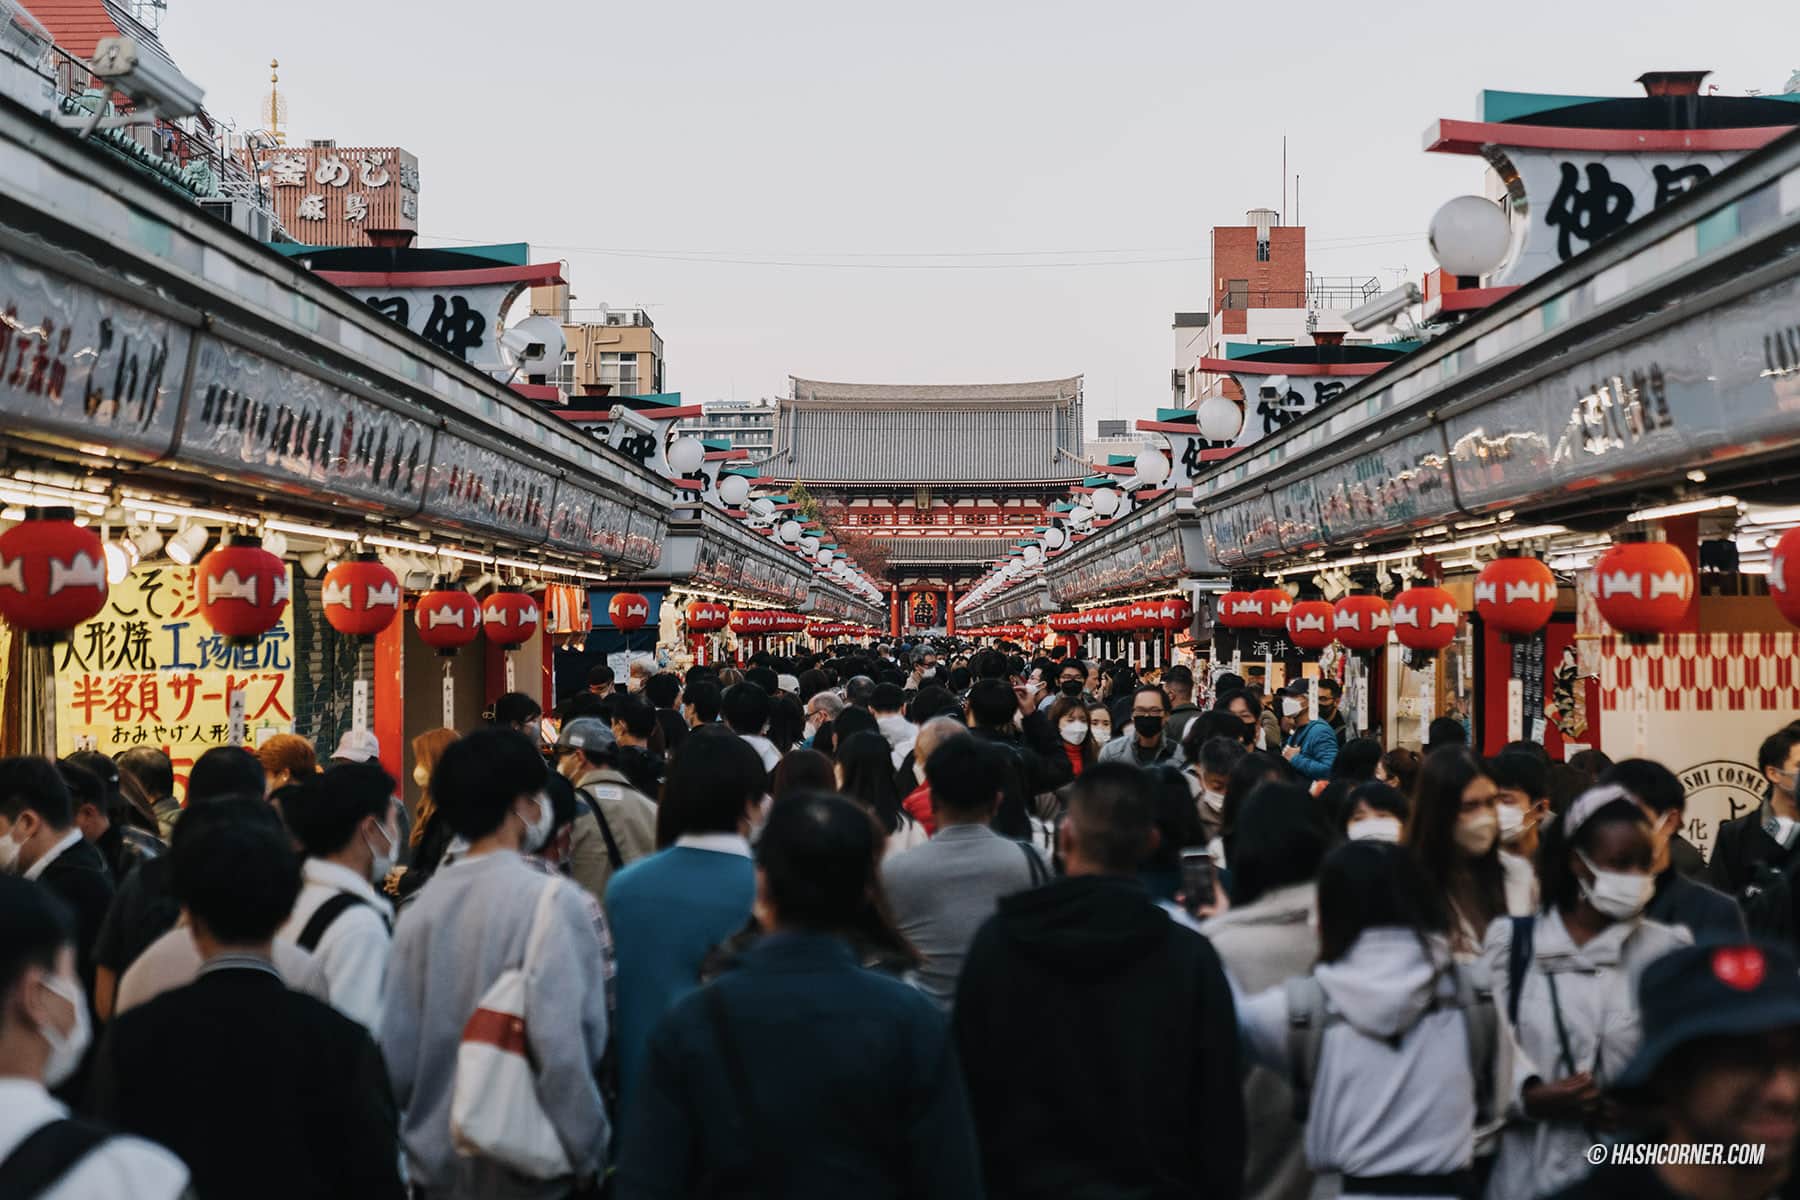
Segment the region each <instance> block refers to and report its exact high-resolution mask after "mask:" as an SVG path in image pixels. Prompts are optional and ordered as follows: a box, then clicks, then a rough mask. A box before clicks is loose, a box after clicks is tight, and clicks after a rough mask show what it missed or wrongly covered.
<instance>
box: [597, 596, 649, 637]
mask: <svg viewBox="0 0 1800 1200" xmlns="http://www.w3.org/2000/svg"><path fill="white" fill-rule="evenodd" d="M606 615H607V616H608V617H610V618H612V623H613V628H614V629H619V630H623V631H624V632H626V633H630V632H631V631H632V630H634V629H642V628H643V627H644V622H646V621H648V620H649V619H650V601H649V600H648V599H646V598H645V597H644V596H643V594H642V593H639V592H614V593H613V598H612V600H611V601H610V602H609V603H608V604H607V606H606Z"/></svg>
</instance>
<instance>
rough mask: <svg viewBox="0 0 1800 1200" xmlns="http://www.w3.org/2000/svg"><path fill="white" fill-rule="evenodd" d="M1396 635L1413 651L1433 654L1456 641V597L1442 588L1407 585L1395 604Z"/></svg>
mask: <svg viewBox="0 0 1800 1200" xmlns="http://www.w3.org/2000/svg"><path fill="white" fill-rule="evenodd" d="M1390 612H1391V615H1392V617H1393V621H1394V636H1395V637H1396V638H1399V639H1400V644H1401V645H1402V646H1406V647H1408V648H1409V649H1412V650H1421V651H1424V652H1426V653H1433V652H1436V651H1438V650H1442V649H1443V648H1444V647H1445V646H1448V645H1449V644H1450V643H1451V642H1454V641H1455V640H1456V625H1457V621H1458V615H1457V611H1456V598H1455V597H1454V596H1452V595H1451V594H1450V593H1449V592H1446V591H1445V590H1444V589H1443V588H1440V587H1412V588H1407V589H1406V590H1405V591H1404V592H1401V593H1400V594H1399V595H1398V596H1395V597H1394V603H1393V605H1392V607H1391V610H1390Z"/></svg>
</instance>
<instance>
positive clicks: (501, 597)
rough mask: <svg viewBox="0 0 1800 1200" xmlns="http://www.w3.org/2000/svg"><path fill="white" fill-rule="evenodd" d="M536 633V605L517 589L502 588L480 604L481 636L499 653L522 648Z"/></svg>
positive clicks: (526, 594)
mask: <svg viewBox="0 0 1800 1200" xmlns="http://www.w3.org/2000/svg"><path fill="white" fill-rule="evenodd" d="M537 629H538V604H537V601H536V600H533V599H532V598H531V596H530V594H529V593H527V592H525V591H524V590H522V589H520V588H505V589H503V590H501V591H498V592H495V593H494V594H493V595H491V596H489V597H488V598H487V599H486V600H483V601H482V602H481V632H482V633H484V634H486V635H487V640H488V641H490V642H492V643H494V645H496V646H498V647H500V648H501V649H502V650H511V649H512V648H514V647H515V646H523V645H524V644H525V643H526V642H529V641H530V640H531V635H532V634H534V633H536V632H537Z"/></svg>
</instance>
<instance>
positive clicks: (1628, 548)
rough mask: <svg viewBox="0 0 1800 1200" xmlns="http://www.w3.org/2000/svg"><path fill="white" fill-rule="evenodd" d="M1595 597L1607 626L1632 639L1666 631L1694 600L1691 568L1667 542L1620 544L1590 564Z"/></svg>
mask: <svg viewBox="0 0 1800 1200" xmlns="http://www.w3.org/2000/svg"><path fill="white" fill-rule="evenodd" d="M1594 587H1595V593H1594V599H1595V604H1596V605H1597V606H1598V607H1599V609H1600V615H1601V616H1602V617H1604V618H1606V623H1607V624H1608V625H1611V626H1612V627H1613V628H1614V629H1617V630H1618V631H1619V632H1620V633H1623V634H1625V635H1627V637H1629V638H1631V639H1632V640H1634V641H1635V640H1643V639H1650V638H1655V637H1658V636H1660V635H1662V634H1664V633H1669V632H1672V631H1673V630H1675V629H1676V628H1678V627H1679V626H1680V625H1681V622H1682V620H1683V619H1684V618H1685V617H1686V616H1687V612H1688V607H1689V606H1690V605H1692V604H1693V602H1694V568H1693V564H1691V563H1689V562H1688V558H1687V555H1685V554H1683V553H1682V552H1681V548H1680V547H1679V546H1672V545H1670V544H1669V543H1668V542H1621V543H1619V544H1618V545H1616V546H1614V547H1613V548H1612V549H1611V550H1608V551H1607V552H1606V553H1605V554H1602V555H1601V556H1600V561H1599V562H1597V563H1595V564H1594Z"/></svg>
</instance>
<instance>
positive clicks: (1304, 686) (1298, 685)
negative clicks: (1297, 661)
mask: <svg viewBox="0 0 1800 1200" xmlns="http://www.w3.org/2000/svg"><path fill="white" fill-rule="evenodd" d="M1281 694H1282V695H1283V696H1310V695H1312V685H1311V681H1309V680H1305V679H1294V680H1290V681H1288V683H1287V684H1286V685H1285V686H1283V687H1282V689H1281Z"/></svg>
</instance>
